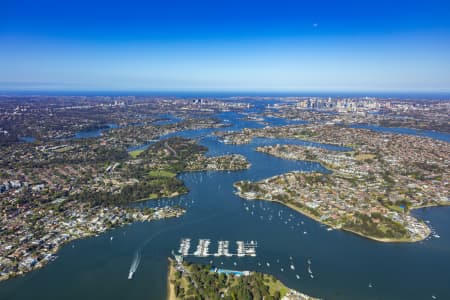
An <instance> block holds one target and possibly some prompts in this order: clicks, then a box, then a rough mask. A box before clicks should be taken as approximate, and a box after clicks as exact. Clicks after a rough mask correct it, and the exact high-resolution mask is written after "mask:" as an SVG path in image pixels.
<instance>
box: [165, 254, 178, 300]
mask: <svg viewBox="0 0 450 300" xmlns="http://www.w3.org/2000/svg"><path fill="white" fill-rule="evenodd" d="M168 268H169V269H168V272H167V274H168V275H167V300H177V297H175V286H174V284H173V283H171V282H170V280H171V279H173V278H174V276H175V269H174V268H173V266H172V259H170V258H169V266H168Z"/></svg>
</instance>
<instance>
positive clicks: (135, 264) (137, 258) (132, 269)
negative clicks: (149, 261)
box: [128, 249, 141, 279]
mask: <svg viewBox="0 0 450 300" xmlns="http://www.w3.org/2000/svg"><path fill="white" fill-rule="evenodd" d="M140 262H141V252H140V250H139V249H138V250H137V251H136V252H135V253H134V258H133V262H132V263H131V267H130V272H129V273H128V279H132V278H133V274H134V272H136V270H137V268H138V267H139V263H140Z"/></svg>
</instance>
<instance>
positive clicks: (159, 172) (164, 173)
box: [148, 170, 177, 177]
mask: <svg viewBox="0 0 450 300" xmlns="http://www.w3.org/2000/svg"><path fill="white" fill-rule="evenodd" d="M148 175H150V176H151V177H175V175H177V174H175V173H172V172H169V171H165V170H153V171H150V172H149V173H148Z"/></svg>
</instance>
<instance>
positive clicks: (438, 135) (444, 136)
mask: <svg viewBox="0 0 450 300" xmlns="http://www.w3.org/2000/svg"><path fill="white" fill-rule="evenodd" d="M350 127H352V128H362V129H370V130H373V131H379V132H388V133H399V134H411V135H419V136H426V137H430V138H433V139H437V140H441V141H445V142H448V143H450V134H449V133H445V132H438V131H433V130H421V129H412V128H404V127H382V126H377V125H368V124H358V125H352V126H350Z"/></svg>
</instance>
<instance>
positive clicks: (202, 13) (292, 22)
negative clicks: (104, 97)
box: [0, 0, 450, 92]
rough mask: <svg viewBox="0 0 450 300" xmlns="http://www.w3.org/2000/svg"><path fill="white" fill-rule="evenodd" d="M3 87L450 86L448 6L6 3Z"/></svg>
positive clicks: (0, 21)
mask: <svg viewBox="0 0 450 300" xmlns="http://www.w3.org/2000/svg"><path fill="white" fill-rule="evenodd" d="M67 2H69V3H68V4H67ZM0 90H128V91H133V90H136V91H145V90H203V91H207V90H212V91H425V92H427V91H435V92H449V91H450V1H434V0H429V1H415V0H410V1H403V0H400V1H393V0H391V1H385V0H379V1H363V0H359V1H341V0H328V1H324V0H318V1H314V0H309V1H302V0H296V1H285V0H278V1H264V0H260V1H253V0H252V1H245V0H240V1H235V0H228V1H222V0H210V1H196V0H191V1H186V0H184V1H178V0H172V1H167V0H166V1H152V0H147V1H138V0H128V1H111V0H110V1H94V0H91V1H87V0H78V1H54V0H53V1H51V0H34V1H24V0H6V1H5V0H0Z"/></svg>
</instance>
